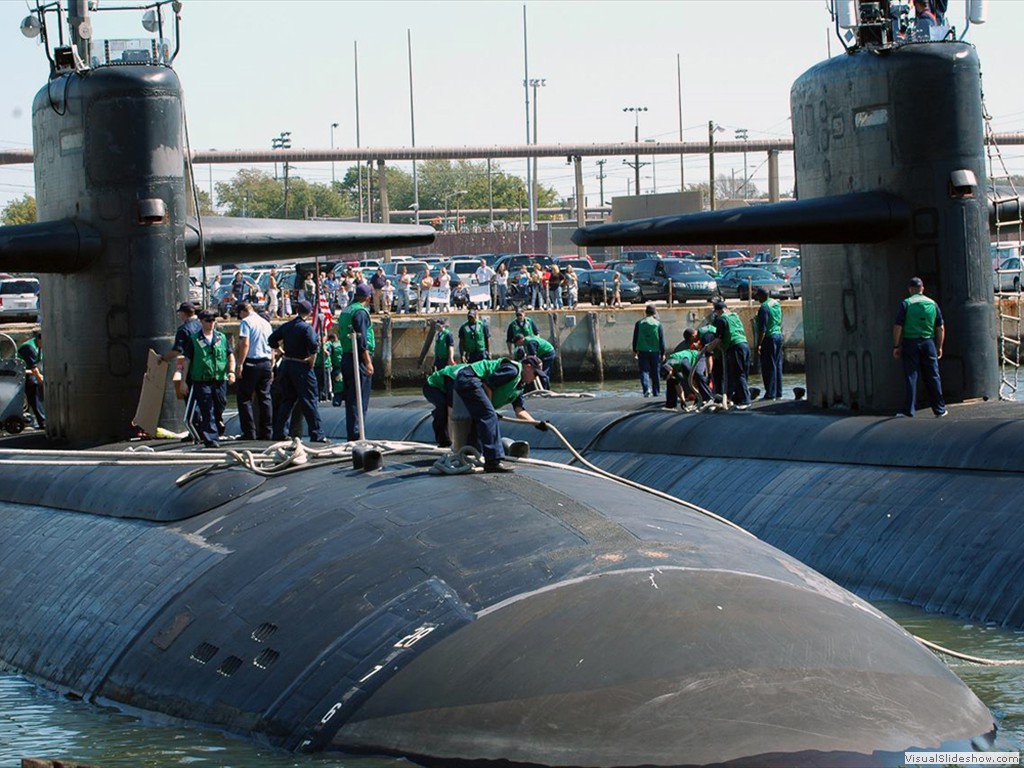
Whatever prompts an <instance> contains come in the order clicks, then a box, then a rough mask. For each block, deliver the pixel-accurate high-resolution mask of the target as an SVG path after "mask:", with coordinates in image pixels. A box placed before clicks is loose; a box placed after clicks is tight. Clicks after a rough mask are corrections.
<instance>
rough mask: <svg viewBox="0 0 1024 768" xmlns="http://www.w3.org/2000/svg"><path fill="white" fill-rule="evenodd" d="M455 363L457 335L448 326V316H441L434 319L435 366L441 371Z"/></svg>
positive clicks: (436, 369)
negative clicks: (453, 334)
mask: <svg viewBox="0 0 1024 768" xmlns="http://www.w3.org/2000/svg"><path fill="white" fill-rule="evenodd" d="M449 365H455V337H454V336H452V332H451V329H450V328H449V327H448V318H446V317H439V318H437V319H436V320H435V321H434V367H433V370H435V371H439V370H441V369H442V368H447V367H448V366H449Z"/></svg>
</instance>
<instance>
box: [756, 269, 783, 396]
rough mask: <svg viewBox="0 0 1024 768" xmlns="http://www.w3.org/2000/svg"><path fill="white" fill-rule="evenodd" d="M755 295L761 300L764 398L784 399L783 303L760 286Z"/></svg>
mask: <svg viewBox="0 0 1024 768" xmlns="http://www.w3.org/2000/svg"><path fill="white" fill-rule="evenodd" d="M754 296H755V297H756V298H757V300H758V301H759V302H761V308H760V309H759V310H758V311H757V318H756V321H755V322H756V326H757V353H758V355H760V359H761V380H762V381H763V382H764V399H765V400H781V399H782V305H781V304H779V302H778V300H776V299H773V298H770V297H769V296H768V291H766V290H765V289H764V288H758V289H757V291H756V292H755V293H754Z"/></svg>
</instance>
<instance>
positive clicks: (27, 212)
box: [0, 192, 36, 226]
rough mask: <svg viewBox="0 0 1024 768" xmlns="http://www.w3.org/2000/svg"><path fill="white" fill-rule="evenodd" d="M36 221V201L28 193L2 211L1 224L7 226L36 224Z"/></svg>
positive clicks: (12, 201)
mask: <svg viewBox="0 0 1024 768" xmlns="http://www.w3.org/2000/svg"><path fill="white" fill-rule="evenodd" d="M35 220H36V199H35V198H34V197H32V195H30V194H28V193H27V192H26V193H25V194H24V195H22V196H21V198H20V199H18V200H11V202H9V203H8V204H7V205H5V206H4V209H3V211H0V222H2V223H3V224H4V225H6V226H11V225H14V224H34V223H35Z"/></svg>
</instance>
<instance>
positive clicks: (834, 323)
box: [385, 2, 1024, 629]
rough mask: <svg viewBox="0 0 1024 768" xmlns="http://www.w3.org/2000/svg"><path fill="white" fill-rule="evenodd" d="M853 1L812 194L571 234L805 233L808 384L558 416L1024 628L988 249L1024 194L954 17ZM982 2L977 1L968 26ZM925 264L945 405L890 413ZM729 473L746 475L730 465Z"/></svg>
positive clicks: (893, 587) (716, 502) (952, 604)
mask: <svg viewBox="0 0 1024 768" xmlns="http://www.w3.org/2000/svg"><path fill="white" fill-rule="evenodd" d="M837 10H838V11H840V13H837V14H836V16H835V22H836V29H837V32H842V34H841V35H840V37H841V39H844V40H845V39H851V40H853V44H852V45H850V46H849V47H848V49H847V51H846V53H845V54H842V55H840V56H837V57H834V58H831V59H829V60H828V61H825V62H823V63H821V64H818V65H816V66H814V67H812V68H811V69H810V70H808V71H807V72H805V73H804V74H803V75H802V76H801V77H800V78H799V79H798V80H797V81H796V83H795V84H794V86H793V87H792V90H791V107H792V115H793V131H794V154H795V163H796V188H797V199H796V200H795V201H792V202H782V203H777V204H768V205H763V206H757V207H752V208H749V209H738V210H737V209H734V210H728V211H715V212H705V213H698V214H690V215H678V216H663V217H658V218H652V219H644V220H635V221H622V222H613V223H608V224H602V225H597V226H592V227H587V228H584V229H580V230H577V232H576V233H575V235H574V240H575V242H577V243H578V244H581V245H646V246H651V245H657V244H681V243H693V244H699V243H705V244H715V243H721V244H724V243H739V242H745V241H747V240H750V241H753V242H799V243H801V254H802V256H801V263H802V277H803V324H804V338H805V357H806V370H807V401H805V402H799V403H798V402H790V403H756V404H755V406H754V408H753V409H752V410H751V411H750V412H748V413H747V414H732V413H724V414H715V415H710V416H709V415H706V414H693V415H677V416H671V417H668V416H667V415H666V414H659V416H661V417H662V418H656V417H655V416H654V415H653V414H646V415H644V414H640V413H638V412H637V410H636V409H635V408H633V407H629V406H628V405H627V404H626V403H619V404H609V403H607V402H605V403H602V404H601V410H602V413H601V414H590V413H586V411H587V410H588V408H593V406H592V405H590V406H588V405H587V404H580V406H579V407H578V408H576V409H575V410H578V411H579V412H578V413H574V412H570V411H573V410H574V408H573V407H570V406H564V407H563V408H562V409H561V410H559V411H557V412H556V411H555V406H554V405H552V406H551V409H550V412H549V413H548V412H544V411H540V413H541V414H542V415H543V416H546V417H550V418H552V419H555V418H557V419H558V420H559V423H560V424H562V427H563V429H565V430H566V431H567V432H568V433H571V434H573V435H574V442H577V444H578V445H581V446H584V445H585V446H591V447H592V448H593V449H594V452H593V453H588V456H589V457H590V459H591V460H592V461H595V462H596V463H598V464H600V465H602V466H605V467H606V468H610V469H612V470H613V471H618V472H622V473H624V474H627V475H629V476H632V477H643V478H645V480H646V481H647V482H652V483H654V484H656V485H658V487H661V488H662V489H668V488H671V492H672V493H677V494H680V495H682V496H685V497H686V498H688V499H690V500H691V501H696V502H698V503H700V504H703V505H706V506H708V507H710V508H713V509H715V510H716V511H717V512H719V513H721V514H723V515H724V516H726V517H728V518H729V519H731V520H734V521H736V522H738V523H740V524H742V525H744V526H745V527H747V528H748V529H750V530H752V531H753V532H755V533H757V535H759V536H761V537H763V538H764V539H765V540H766V541H768V542H769V543H772V544H774V545H776V546H778V547H780V548H781V549H783V550H784V551H786V552H788V553H790V554H793V555H794V556H796V557H798V558H799V559H800V560H801V561H802V562H805V563H807V564H809V565H811V566H813V567H815V568H816V569H818V570H819V571H820V572H822V573H823V574H824V575H826V576H828V577H830V578H832V579H834V580H836V581H837V582H839V583H840V584H842V585H843V586H844V587H846V588H848V589H851V590H853V591H855V592H856V593H858V594H861V595H864V596H866V597H870V598H873V599H897V600H901V601H905V602H909V603H911V604H914V605H917V606H920V607H923V608H926V609H928V610H930V611H936V612H942V613H946V614H949V615H954V616H958V617H961V618H964V619H969V620H974V621H991V622H996V623H998V624H1000V625H1002V626H1005V627H1012V628H1014V629H1020V628H1021V627H1022V626H1024V605H1022V603H1021V600H1020V595H1019V590H1018V589H1017V585H1018V584H1019V578H1020V575H1021V574H1020V568H1021V564H1020V558H1019V556H1018V553H1019V548H1018V547H1017V546H1016V544H1017V543H1019V542H1017V540H1016V535H1017V532H1018V525H1017V522H1016V517H1017V512H1018V503H1019V502H1018V499H1019V498H1020V495H1021V493H1024V487H1022V486H1021V483H1022V480H1024V474H1022V473H1024V465H1022V464H1021V463H1020V462H1019V461H1018V457H1019V455H1020V451H1019V446H1020V441H1021V438H1022V436H1021V434H1020V431H1019V426H1020V424H1021V419H1022V417H1024V406H1022V405H1021V403H1020V402H1019V401H1018V400H1016V399H1015V393H1016V391H1017V390H1018V388H1019V380H1018V377H1019V373H1018V371H1019V363H1020V357H1019V351H1018V350H1019V346H1020V341H1021V339H1020V324H1019V317H1020V316H1021V311H1020V309H1021V305H1020V294H1019V293H1018V294H1016V295H1010V296H1001V297H1000V302H1001V306H1000V307H999V308H997V307H996V305H995V292H994V289H993V265H992V263H991V257H990V246H991V245H992V244H994V243H997V242H1000V241H1018V242H1020V241H1022V240H1024V238H1022V237H1021V231H1022V226H1024V224H1022V219H1024V217H1022V215H1021V211H1022V200H1021V197H1020V196H1019V195H1018V194H1017V193H1016V190H1015V189H1014V188H1013V186H1012V185H1007V184H1005V183H1001V181H1000V180H999V179H994V178H989V176H988V173H987V168H988V167H990V166H991V167H998V151H997V150H994V151H993V150H992V149H991V148H990V151H993V154H994V156H993V157H989V156H987V153H986V146H985V144H986V142H985V139H986V133H987V131H986V120H985V114H984V105H983V98H982V77H981V65H980V61H979V59H978V56H977V52H976V51H975V50H974V48H973V47H972V46H970V45H969V44H967V43H966V42H964V41H963V40H962V36H961V37H960V38H958V37H957V35H956V33H955V30H954V29H952V28H951V27H950V26H948V25H946V24H942V25H940V26H938V27H936V28H935V29H933V30H932V31H931V32H930V33H929V35H928V36H927V37H921V36H915V35H914V34H913V33H912V32H911V30H910V26H911V25H910V22H909V20H908V19H907V18H906V15H907V9H906V7H905V6H901V5H899V4H897V3H889V2H872V3H866V2H861V3H859V4H847V3H839V4H838V6H837ZM982 10H983V4H981V3H974V2H970V3H967V11H968V15H967V18H966V22H965V26H967V27H969V26H970V24H971V23H978V22H981V21H983V20H984V18H983V16H982V15H981V11H982ZM947 20H948V16H947ZM848 34H849V35H851V36H852V37H850V38H847V35H848ZM844 45H846V43H845V42H844ZM911 276H917V277H921V278H922V279H923V281H924V284H925V286H926V293H927V294H928V295H929V296H931V297H933V298H934V299H935V300H936V301H937V302H938V303H939V305H940V306H941V308H942V311H943V314H944V316H945V320H946V327H947V336H946V339H947V343H946V345H945V350H944V354H943V356H942V358H941V359H940V361H939V366H940V374H941V379H942V385H943V393H944V396H945V399H946V402H947V403H950V404H951V407H950V409H949V418H947V419H942V420H928V419H925V420H922V419H921V418H916V419H900V420H896V419H894V418H893V416H894V415H895V414H896V412H897V410H898V409H900V408H901V406H902V404H903V399H904V387H903V374H902V371H901V369H900V366H899V364H898V362H897V361H895V360H894V359H893V357H892V353H891V340H892V324H893V322H894V319H895V316H896V308H897V307H898V306H899V303H900V301H901V300H902V299H903V298H904V297H905V295H906V293H905V286H906V284H907V281H908V280H909V278H910V277H911ZM997 317H998V318H999V321H998V327H997ZM919 394H920V395H923V393H920V392H919ZM531 412H533V411H531ZM748 417H749V418H748ZM723 419H724V421H723ZM385 434H386V430H385ZM652 434H653V435H654V436H655V437H654V438H653V439H652ZM548 448H550V449H551V450H553V451H556V454H555V455H559V456H561V455H564V448H563V447H562V446H556V445H550V444H549V445H548ZM654 467H657V469H658V470H659V471H658V472H655V471H654V469H653V468H654ZM724 472H730V473H732V476H734V477H735V478H736V479H737V482H738V483H739V484H740V485H741V489H740V490H737V489H736V488H735V486H733V485H730V484H716V483H715V482H714V479H715V477H716V476H718V475H719V474H721V473H724ZM1007 577H1008V580H1007Z"/></svg>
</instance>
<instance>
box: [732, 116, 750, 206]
mask: <svg viewBox="0 0 1024 768" xmlns="http://www.w3.org/2000/svg"><path fill="white" fill-rule="evenodd" d="M735 133H736V138H737V139H738V140H739V141H742V142H743V197H744V198H746V197H747V129H746V128H737V129H736V131H735Z"/></svg>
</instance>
